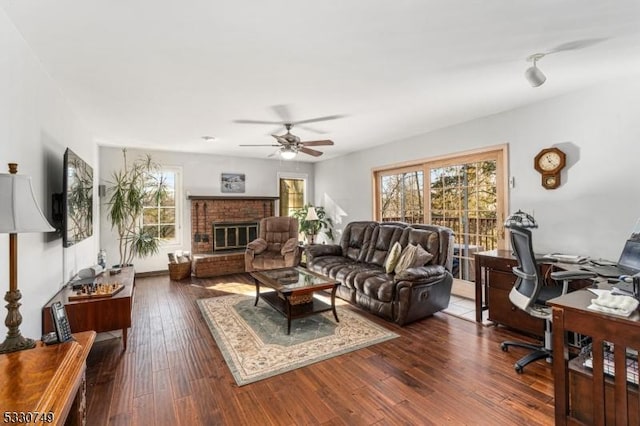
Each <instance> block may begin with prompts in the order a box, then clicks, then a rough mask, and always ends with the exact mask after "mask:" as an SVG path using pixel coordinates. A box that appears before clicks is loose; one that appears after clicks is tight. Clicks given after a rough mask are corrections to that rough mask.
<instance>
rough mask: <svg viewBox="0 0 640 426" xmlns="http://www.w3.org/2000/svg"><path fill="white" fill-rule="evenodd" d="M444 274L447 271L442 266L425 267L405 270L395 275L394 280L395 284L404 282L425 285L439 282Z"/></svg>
mask: <svg viewBox="0 0 640 426" xmlns="http://www.w3.org/2000/svg"><path fill="white" fill-rule="evenodd" d="M445 274H447V270H446V269H445V267H444V266H442V265H427V266H418V267H414V268H408V269H405V270H404V271H402V272H400V273H398V274H396V276H395V278H394V279H395V281H396V282H400V281H406V282H410V283H419V284H425V283H430V282H433V281H438V280H441V279H442V278H443V277H444V276H445Z"/></svg>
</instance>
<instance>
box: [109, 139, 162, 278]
mask: <svg viewBox="0 0 640 426" xmlns="http://www.w3.org/2000/svg"><path fill="white" fill-rule="evenodd" d="M122 157H123V161H124V164H123V168H122V169H120V170H118V171H115V172H114V173H113V175H112V180H111V182H109V185H108V187H107V191H108V193H109V201H108V203H107V205H108V207H107V214H108V217H109V220H110V221H111V228H112V229H115V230H116V232H117V233H118V249H119V255H120V264H119V265H115V266H120V267H121V266H128V265H131V262H133V259H134V258H135V257H147V256H151V255H153V254H156V253H158V249H159V246H160V239H159V237H158V235H157V233H154V232H153V229H150V228H149V229H145V227H144V226H142V220H141V218H142V215H143V210H144V206H145V205H147V206H149V205H154V204H155V205H157V204H158V203H159V202H160V201H162V200H163V199H164V198H165V197H166V196H167V187H166V184H165V182H164V178H163V176H162V173H161V171H160V166H159V165H158V164H157V163H154V162H153V160H152V159H151V156H149V155H147V156H145V157H144V158H140V159H136V160H134V161H132V162H129V163H127V150H126V149H123V150H122Z"/></svg>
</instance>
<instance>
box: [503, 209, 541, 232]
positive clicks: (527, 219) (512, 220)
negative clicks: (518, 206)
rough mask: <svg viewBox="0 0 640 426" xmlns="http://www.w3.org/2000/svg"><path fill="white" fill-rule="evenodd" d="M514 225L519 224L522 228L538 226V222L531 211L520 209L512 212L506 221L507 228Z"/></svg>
mask: <svg viewBox="0 0 640 426" xmlns="http://www.w3.org/2000/svg"><path fill="white" fill-rule="evenodd" d="M512 226H519V227H520V228H537V227H538V223H537V222H536V220H535V219H534V218H533V216H531V215H530V214H529V213H525V212H523V211H522V210H518V211H517V212H515V213H512V214H511V215H510V216H509V217H508V218H507V220H505V221H504V227H505V228H511V227H512Z"/></svg>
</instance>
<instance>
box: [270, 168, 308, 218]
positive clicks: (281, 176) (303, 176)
mask: <svg viewBox="0 0 640 426" xmlns="http://www.w3.org/2000/svg"><path fill="white" fill-rule="evenodd" d="M282 179H298V180H302V181H304V188H303V191H304V194H303V197H302V199H303V202H302V205H306V204H307V203H309V175H308V174H306V173H291V172H279V173H278V177H277V181H276V188H277V192H278V199H277V200H276V202H275V206H274V209H275V211H274V216H280V198H281V197H282V194H280V181H281V180H282Z"/></svg>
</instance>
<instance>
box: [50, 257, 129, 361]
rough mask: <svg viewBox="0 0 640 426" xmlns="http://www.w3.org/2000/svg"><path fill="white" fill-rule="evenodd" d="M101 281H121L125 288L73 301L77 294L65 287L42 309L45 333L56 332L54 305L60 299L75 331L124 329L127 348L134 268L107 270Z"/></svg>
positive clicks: (99, 280)
mask: <svg viewBox="0 0 640 426" xmlns="http://www.w3.org/2000/svg"><path fill="white" fill-rule="evenodd" d="M97 281H98V282H99V283H100V282H107V283H110V282H116V281H117V282H119V283H121V284H123V285H124V289H123V290H122V291H120V292H118V293H116V294H115V295H113V296H112V297H107V298H101V299H85V300H72V301H70V300H69V296H70V295H73V294H75V293H74V292H73V290H71V288H68V287H63V288H62V289H61V290H60V291H59V292H58V293H57V294H56V295H55V296H53V298H52V299H51V300H49V301H48V302H47V304H46V305H45V306H44V307H43V308H42V329H43V330H44V332H45V333H47V332H49V331H53V330H54V328H53V321H52V319H51V305H52V304H53V303H54V302H57V301H60V302H62V304H63V305H64V307H65V310H66V311H67V317H68V318H69V326H70V327H71V331H73V332H80V331H87V330H94V331H95V332H97V333H102V332H105V331H112V330H122V345H123V350H125V351H126V350H127V330H128V328H129V327H131V309H132V308H133V295H134V289H135V271H134V269H133V268H132V267H129V268H122V272H121V273H119V274H116V275H109V274H108V273H106V272H105V273H103V274H102V275H100V276H99V277H98V279H97Z"/></svg>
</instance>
